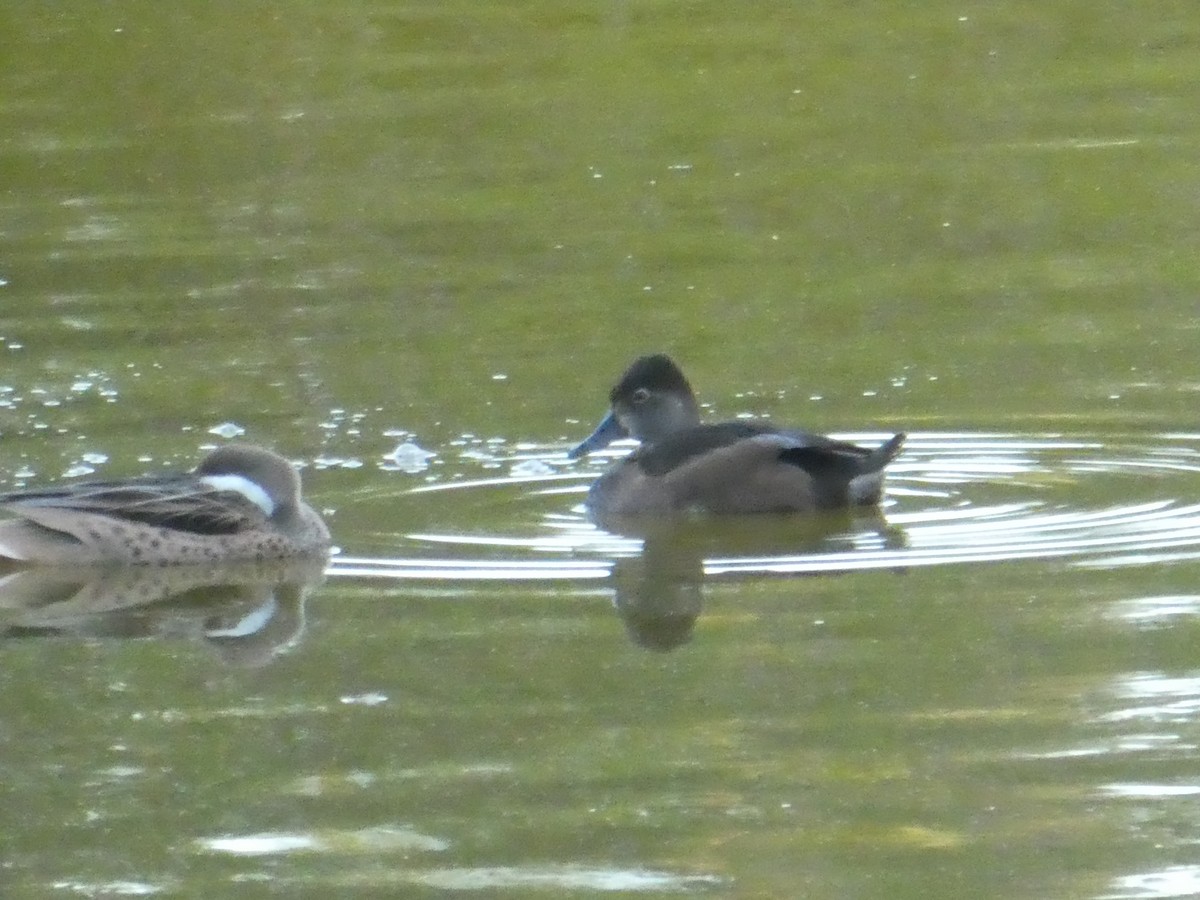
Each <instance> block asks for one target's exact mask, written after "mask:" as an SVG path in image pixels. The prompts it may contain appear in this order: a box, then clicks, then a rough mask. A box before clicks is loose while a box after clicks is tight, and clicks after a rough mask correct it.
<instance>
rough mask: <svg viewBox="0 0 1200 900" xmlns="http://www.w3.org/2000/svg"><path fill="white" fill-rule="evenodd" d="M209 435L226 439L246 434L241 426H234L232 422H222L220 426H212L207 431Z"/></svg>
mask: <svg viewBox="0 0 1200 900" xmlns="http://www.w3.org/2000/svg"><path fill="white" fill-rule="evenodd" d="M208 433H209V434H215V435H216V436H217V437H223V438H226V439H229V438H235V437H241V436H242V435H243V434H245V433H246V429H245V428H243V427H242V426H241V425H235V424H234V423H233V422H223V423H221V424H220V425H214V426H213V427H212V428H210V429H208Z"/></svg>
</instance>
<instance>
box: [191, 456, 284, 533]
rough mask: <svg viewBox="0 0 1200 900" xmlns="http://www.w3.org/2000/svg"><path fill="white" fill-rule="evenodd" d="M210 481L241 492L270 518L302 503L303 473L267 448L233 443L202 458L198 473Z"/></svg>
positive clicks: (197, 469)
mask: <svg viewBox="0 0 1200 900" xmlns="http://www.w3.org/2000/svg"><path fill="white" fill-rule="evenodd" d="M194 474H195V475H197V476H198V477H199V478H200V479H201V480H202V481H204V482H205V483H206V484H208V485H210V486H212V487H215V488H218V489H221V490H230V491H237V492H238V493H239V494H241V495H242V496H244V497H246V498H247V499H248V500H250V501H251V502H252V503H254V504H255V505H257V506H258V507H260V508H261V509H262V511H263V512H264V513H266V514H267V515H268V516H270V517H277V516H279V515H280V514H281V513H282V514H285V515H286V514H288V513H290V512H292V511H294V510H295V509H296V507H297V505H298V504H299V502H300V474H299V473H298V472H297V471H296V468H295V467H294V466H293V465H292V464H291V463H290V462H288V461H287V460H286V459H284V458H283V457H282V456H280V455H279V454H278V453H273V452H271V451H270V450H267V449H265V448H263V447H255V446H253V445H250V444H229V445H227V446H224V447H218V448H217V449H216V450H214V451H213V452H212V453H210V454H208V456H206V457H204V459H203V460H201V461H200V465H198V466H197V467H196V471H195V473H194Z"/></svg>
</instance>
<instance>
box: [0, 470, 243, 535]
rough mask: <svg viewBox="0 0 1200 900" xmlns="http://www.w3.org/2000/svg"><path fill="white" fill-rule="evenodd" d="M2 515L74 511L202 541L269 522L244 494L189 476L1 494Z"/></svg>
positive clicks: (0, 506) (30, 514) (29, 516)
mask: <svg viewBox="0 0 1200 900" xmlns="http://www.w3.org/2000/svg"><path fill="white" fill-rule="evenodd" d="M0 509H3V510H5V511H7V512H10V513H12V514H14V515H18V516H24V517H27V518H30V519H33V520H34V521H37V519H38V511H39V510H47V511H49V510H58V511H73V512H80V513H88V514H91V515H99V516H105V517H107V518H110V519H119V520H124V521H128V522H136V523H139V524H142V525H151V526H155V527H159V528H170V529H171V530H173V531H187V532H192V533H194V534H202V535H217V534H236V533H238V532H241V531H247V530H252V529H257V528H261V527H262V526H263V524H264V523H265V522H266V513H265V512H264V511H263V510H262V508H261V507H259V506H258V505H257V504H255V503H254V502H253V501H252V500H250V499H249V498H248V497H246V496H245V495H244V494H242V493H240V492H238V491H236V490H230V489H228V488H225V489H220V488H216V487H213V486H212V485H210V484H207V483H205V482H204V481H202V480H201V479H199V478H196V477H195V476H191V475H179V476H169V477H165V478H163V477H150V478H135V479H127V480H122V481H88V482H79V483H76V484H67V485H62V486H56V487H50V488H31V489H28V490H21V491H11V492H9V493H0Z"/></svg>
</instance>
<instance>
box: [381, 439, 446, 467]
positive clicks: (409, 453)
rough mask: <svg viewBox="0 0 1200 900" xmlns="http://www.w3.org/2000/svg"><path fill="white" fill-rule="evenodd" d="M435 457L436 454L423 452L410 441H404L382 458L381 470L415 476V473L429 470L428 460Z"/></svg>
mask: <svg viewBox="0 0 1200 900" xmlns="http://www.w3.org/2000/svg"><path fill="white" fill-rule="evenodd" d="M435 456H437V454H436V453H431V452H430V451H428V450H423V449H422V448H421V447H419V446H417V445H416V444H415V443H414V442H412V441H405V442H404V443H402V444H400V445H398V446H397V447H396V449H395V450H393V451H392V452H391V453H388V454H387V455H385V456H384V457H383V461H384V466H383V468H384V469H385V470H388V471H391V470H397V469H398V470H399V471H401V472H407V473H408V474H409V475H415V474H416V473H417V472H424V471H425V470H426V469H427V468H429V460H431V459H433V458H434V457H435Z"/></svg>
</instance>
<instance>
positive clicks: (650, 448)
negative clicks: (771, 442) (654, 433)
mask: <svg viewBox="0 0 1200 900" xmlns="http://www.w3.org/2000/svg"><path fill="white" fill-rule="evenodd" d="M768 433H770V429H769V428H765V427H763V426H761V425H755V424H754V423H752V422H719V423H714V424H712V425H697V426H695V427H693V428H687V429H684V430H683V431H677V432H674V433H673V434H669V435H667V436H666V437H664V438H663V439H662V440H659V441H656V442H655V443H653V444H649V445H645V444H644V445H642V446H641V447H639V448H638V449H637V450H636V451H635V452H634V455H633V456H632V457H631V458H632V459H634V460H636V462H637V464H638V467H639V468H641V470H642V471H643V472H645V473H646V474H647V475H654V476H660V475H666V474H668V473H670V472H673V471H675V470H676V469H678V468H680V467H681V466H683V465H684V464H686V463H688V462H691V461H693V460H695V459H698V458H700V457H702V456H705V455H706V454H709V453H712V452H714V451H716V450H720V449H722V448H723V447H730V446H732V445H734V444H737V443H740V442H742V441H745V440H749V439H750V438H755V437H759V436H761V435H763V434H768Z"/></svg>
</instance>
